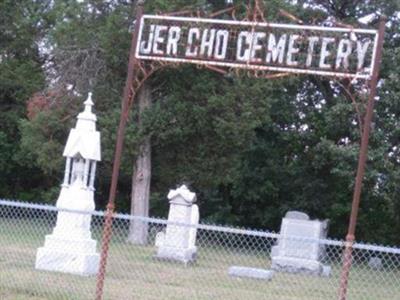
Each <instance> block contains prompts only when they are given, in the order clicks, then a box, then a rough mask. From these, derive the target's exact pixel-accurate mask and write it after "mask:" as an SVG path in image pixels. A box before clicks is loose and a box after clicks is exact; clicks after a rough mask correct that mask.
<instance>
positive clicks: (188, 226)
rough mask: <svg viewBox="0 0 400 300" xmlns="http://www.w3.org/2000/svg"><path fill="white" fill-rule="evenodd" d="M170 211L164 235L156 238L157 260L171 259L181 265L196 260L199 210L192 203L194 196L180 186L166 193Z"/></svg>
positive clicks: (160, 234) (194, 199) (158, 235)
mask: <svg viewBox="0 0 400 300" xmlns="http://www.w3.org/2000/svg"><path fill="white" fill-rule="evenodd" d="M168 199H169V201H170V209H169V214H168V224H167V228H166V231H165V233H159V234H157V237H156V246H157V247H158V248H157V258H162V259H171V260H175V261H181V262H183V263H185V264H186V263H188V262H192V261H194V260H195V259H196V252H197V248H196V234H197V229H196V226H197V225H198V223H199V208H198V206H197V205H196V204H194V202H195V201H196V194H195V193H192V192H191V191H189V189H188V188H187V187H186V186H185V185H182V186H181V187H180V188H178V189H176V190H170V192H169V193H168Z"/></svg>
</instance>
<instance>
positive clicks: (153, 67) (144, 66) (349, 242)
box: [96, 0, 386, 300]
mask: <svg viewBox="0 0 400 300" xmlns="http://www.w3.org/2000/svg"><path fill="white" fill-rule="evenodd" d="M143 4H144V0H138V2H137V11H136V20H140V19H141V18H142V16H143ZM225 13H230V14H231V17H232V18H233V19H236V7H234V6H232V7H229V8H227V9H223V10H221V11H218V12H215V13H212V14H209V15H208V17H217V16H219V15H222V14H225ZM280 14H281V15H282V16H285V17H287V18H289V19H290V20H291V21H295V22H296V23H298V24H303V22H302V20H300V19H298V18H297V17H295V16H293V15H292V14H290V13H288V12H286V11H283V10H281V11H280ZM164 15H170V16H177V15H180V16H191V17H201V16H204V12H202V11H200V10H190V9H189V10H184V11H181V12H173V13H169V14H164ZM246 19H249V20H252V21H256V22H258V21H265V18H264V8H263V6H262V3H261V2H260V0H255V1H254V6H253V7H252V6H250V5H249V6H247V16H246ZM385 23H386V18H385V17H382V18H381V20H380V22H379V31H378V47H377V51H376V56H375V58H374V61H373V73H372V77H371V78H370V79H368V80H365V86H367V87H368V90H369V96H368V102H367V109H366V113H365V115H364V114H362V112H361V111H360V110H359V108H358V105H359V104H358V103H357V101H356V98H355V95H354V94H353V93H352V92H351V90H350V87H349V85H351V79H350V78H348V79H346V80H347V82H348V83H349V84H347V85H344V84H343V83H342V82H340V81H338V84H339V85H340V86H341V88H342V89H343V91H344V92H345V95H346V96H347V97H348V98H349V99H350V100H351V101H352V104H353V105H354V107H355V110H356V112H357V115H358V121H359V125H360V132H361V134H362V138H361V148H360V154H359V160H358V168H357V176H356V182H355V188H354V195H353V201H352V209H351V216H350V221H349V228H348V233H347V235H346V242H345V243H344V247H345V249H344V253H343V266H342V273H341V277H340V288H339V293H338V299H339V300H346V299H347V287H348V278H349V272H350V268H351V263H352V250H353V244H354V241H355V229H356V224H357V217H358V210H359V204H360V196H361V189H362V180H363V177H364V174H365V165H366V160H367V151H368V142H369V134H370V127H371V126H370V125H371V122H372V117H373V108H374V102H375V97H376V89H377V83H378V74H379V67H380V61H381V58H382V46H383V38H384V31H385ZM336 24H339V23H336ZM339 25H340V26H343V27H347V28H348V26H350V25H346V24H339ZM139 26H140V22H136V24H135V29H134V32H133V34H132V42H131V50H130V55H129V64H128V75H127V79H126V83H125V87H124V92H123V101H122V110H121V117H120V123H119V127H118V133H117V142H116V147H115V156H114V164H113V171H112V181H111V186H110V193H109V201H108V204H107V209H106V214H105V223H104V229H103V240H102V250H101V257H100V266H99V271H98V275H97V283H96V300H101V299H102V298H103V288H104V280H105V272H106V264H107V258H108V250H109V245H110V240H111V235H112V222H113V215H114V209H115V195H116V191H117V182H118V177H119V168H120V165H121V154H122V148H123V141H124V134H125V127H126V123H127V120H128V117H129V112H130V109H131V107H132V105H133V102H134V100H135V96H136V94H137V92H138V91H139V89H140V87H141V86H142V85H143V83H144V82H145V81H146V80H147V79H148V78H149V77H150V76H151V75H152V74H154V73H155V72H156V71H158V70H161V69H163V68H166V67H172V66H178V65H179V64H180V63H171V62H160V61H152V62H150V63H149V62H144V61H141V60H139V59H137V58H136V57H135V49H136V46H137V40H138V32H139ZM350 28H352V27H351V26H350ZM253 30H254V28H253ZM202 67H204V68H207V69H209V70H211V71H214V72H217V73H220V74H228V73H232V72H233V71H234V72H235V73H236V74H237V75H239V73H240V70H238V69H235V70H233V69H232V68H229V67H219V66H218V67H217V66H211V65H202ZM247 75H248V76H253V77H256V78H267V79H272V78H281V77H285V76H288V75H290V74H289V73H276V72H275V73H273V72H267V71H260V70H248V71H247ZM362 104H363V103H362Z"/></svg>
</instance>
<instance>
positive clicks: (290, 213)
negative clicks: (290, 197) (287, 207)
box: [285, 210, 310, 220]
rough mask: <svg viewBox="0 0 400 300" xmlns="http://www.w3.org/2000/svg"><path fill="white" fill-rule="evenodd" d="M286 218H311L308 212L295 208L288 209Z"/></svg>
mask: <svg viewBox="0 0 400 300" xmlns="http://www.w3.org/2000/svg"><path fill="white" fill-rule="evenodd" d="M285 218H287V219H296V220H310V217H309V216H308V215H307V214H306V213H303V212H300V211H295V210H292V211H288V212H287V213H286V215H285Z"/></svg>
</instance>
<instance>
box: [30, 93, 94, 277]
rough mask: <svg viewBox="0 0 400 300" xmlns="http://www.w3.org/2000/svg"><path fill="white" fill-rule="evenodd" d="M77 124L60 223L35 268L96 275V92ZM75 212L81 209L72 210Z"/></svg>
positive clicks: (41, 250)
mask: <svg viewBox="0 0 400 300" xmlns="http://www.w3.org/2000/svg"><path fill="white" fill-rule="evenodd" d="M84 104H85V110H84V111H83V112H82V113H80V114H79V115H78V121H77V123H76V127H75V128H74V129H72V130H71V131H70V133H69V136H68V141H67V145H66V146H65V149H64V153H63V156H64V157H66V166H65V174H64V182H63V184H62V186H61V187H62V188H61V192H60V195H59V197H58V200H57V205H56V206H57V207H58V208H60V209H65V210H71V211H69V212H68V211H59V212H58V215H57V223H56V226H55V228H54V230H53V233H52V234H51V235H47V236H46V238H45V243H44V247H41V248H39V249H38V251H37V255H36V264H35V268H36V269H39V270H48V271H58V272H66V273H73V274H78V275H91V274H96V273H97V270H98V266H99V254H98V253H97V252H96V241H95V240H93V239H92V238H91V232H90V222H91V214H90V213H91V212H93V211H94V209H95V205H94V190H95V189H94V179H95V173H96V164H97V162H98V161H100V160H101V154H100V153H101V150H100V132H98V131H96V120H97V118H96V115H95V114H94V113H93V112H92V106H93V101H92V94H91V93H89V96H88V99H87V100H86V101H85V102H84ZM72 211H79V212H83V213H78V212H72Z"/></svg>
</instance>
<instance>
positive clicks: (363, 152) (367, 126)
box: [339, 17, 386, 300]
mask: <svg viewBox="0 0 400 300" xmlns="http://www.w3.org/2000/svg"><path fill="white" fill-rule="evenodd" d="M385 24H386V17H381V18H380V20H379V29H378V44H377V49H376V54H375V58H374V62H373V70H372V77H371V80H370V83H369V85H370V93H369V97H368V104H367V111H366V114H365V118H364V129H363V132H362V138H361V148H360V153H359V159H358V167H357V175H356V181H355V186H354V194H353V203H352V207H351V214H350V221H349V227H348V232H347V236H346V242H345V249H344V252H343V262H342V263H343V265H342V273H341V276H340V289H339V300H346V299H347V287H348V282H349V274H350V268H351V264H352V256H353V255H352V254H353V244H354V241H355V232H356V225H357V218H358V211H359V207H360V198H361V190H362V183H363V179H364V174H365V165H366V163H367V155H368V143H369V136H370V131H371V123H372V117H373V115H374V104H375V98H376V89H377V85H378V77H379V70H380V64H381V60H382V51H383V41H384V34H385Z"/></svg>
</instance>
